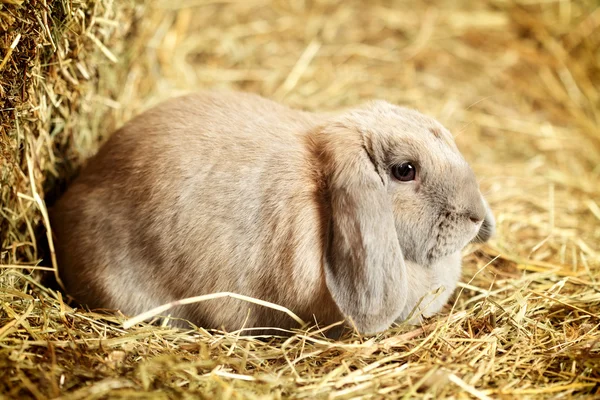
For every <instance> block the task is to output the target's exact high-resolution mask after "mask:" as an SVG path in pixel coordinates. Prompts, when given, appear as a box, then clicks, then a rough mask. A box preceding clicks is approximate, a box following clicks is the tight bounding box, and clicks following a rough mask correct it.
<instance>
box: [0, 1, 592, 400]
mask: <svg viewBox="0 0 600 400" xmlns="http://www.w3.org/2000/svg"><path fill="white" fill-rule="evenodd" d="M0 63H1V64H0V112H1V117H0V146H1V147H0V155H1V157H2V158H0V162H1V164H0V165H1V168H2V172H1V176H0V185H1V188H0V194H1V203H0V244H1V246H2V247H1V249H0V393H4V396H6V397H7V398H36V399H43V398H65V399H83V398H86V399H87V398H108V397H110V398H134V397H142V398H146V397H152V398H261V399H262V398H264V399H271V398H274V399H278V398H307V399H313V398H331V399H345V398H364V399H372V398H388V397H389V398H399V397H407V398H444V397H450V398H478V399H488V398H507V399H508V398H515V397H517V398H535V399H538V398H570V397H580V398H593V397H595V396H598V395H600V123H599V122H600V91H599V87H600V6H599V5H598V3H597V2H596V1H594V0H589V1H585V0H580V1H569V0H482V1H478V2H472V1H466V0H459V1H451V0H443V1H435V2H434V1H425V0H423V1H413V2H409V1H392V0H388V1H384V0H379V1H373V2H366V1H362V2H361V1H353V0H346V1H342V0H318V1H317V0H315V1H309V0H304V1H301V0H290V1H266V0H247V1H241V0H240V1H237V0H221V1H219V0H180V1H162V0H160V1H146V2H143V1H135V0H128V1H120V2H117V1H112V0H98V1H86V0H82V1H77V2H75V1H67V0H63V1H59V0H55V1H51V0H48V1H23V0H0ZM215 87H227V88H236V89H242V90H248V91H252V92H257V93H260V94H263V95H265V96H267V97H270V98H273V99H275V100H278V101H282V102H284V103H287V104H289V105H292V106H296V107H301V108H304V109H308V110H330V109H335V108H338V107H341V106H347V105H353V104H358V103H360V102H362V101H364V100H367V99H371V98H382V99H386V100H388V101H391V102H394V103H397V104H402V105H408V106H411V107H414V108H417V109H419V110H420V111H422V112H425V113H428V114H431V115H432V116H435V117H436V118H437V119H439V120H440V121H441V122H442V123H443V124H444V125H446V126H447V127H448V128H449V129H450V130H451V131H453V132H454V134H455V136H456V140H457V143H458V145H459V148H460V149H461V150H462V152H463V153H464V154H465V157H466V158H467V159H468V161H470V162H471V164H472V166H473V168H474V169H475V171H476V173H477V174H478V176H479V177H480V182H481V186H482V190H483V191H484V192H485V194H486V195H487V198H488V200H489V202H490V204H491V207H492V208H493V210H494V212H495V214H496V217H497V221H498V234H497V236H496V237H495V238H494V240H493V241H492V242H491V243H489V244H488V245H485V246H477V247H472V248H469V249H467V251H466V252H465V267H464V274H463V283H462V284H461V286H460V288H459V290H458V291H457V293H456V295H455V296H454V297H453V299H452V301H451V303H450V304H449V305H448V307H447V309H446V310H445V312H444V313H443V314H442V315H440V316H438V317H436V318H432V319H431V320H429V321H427V323H426V325H424V326H422V327H419V328H415V327H409V326H398V327H394V328H392V329H390V330H389V331H388V332H386V333H384V334H381V335H378V336H377V337H361V336H359V335H353V336H350V337H346V338H344V340H342V341H330V340H327V339H325V338H323V337H321V336H320V335H318V334H315V333H309V332H306V333H299V334H298V335H296V336H294V337H292V338H290V339H279V338H262V339H261V338H248V337H240V336H239V335H236V334H235V333H224V332H213V331H210V332H209V331H206V330H203V329H196V330H190V331H181V330H174V329H171V328H168V327H162V328H160V327H154V326H150V325H138V326H136V327H134V328H132V329H128V330H123V329H122V328H121V325H120V324H121V323H122V322H123V321H124V318H123V316H120V315H109V316H107V315H101V314H98V313H94V312H89V311H85V310H82V309H75V308H72V307H71V306H69V305H67V304H65V303H64V302H63V300H62V297H61V296H60V294H59V293H57V292H55V291H54V290H52V289H49V288H47V287H45V286H44V285H43V284H42V283H40V280H39V274H40V273H41V271H39V270H40V269H41V270H43V269H52V268H53V267H54V265H53V263H52V260H51V259H50V258H49V257H47V256H46V254H47V252H44V251H43V248H44V247H45V246H46V244H45V243H46V237H47V232H46V229H45V226H46V224H45V223H44V214H45V209H46V208H45V207H46V205H45V204H46V202H48V203H51V202H52V201H53V199H54V198H55V196H56V194H57V193H60V191H61V190H62V189H63V188H64V186H65V184H66V183H67V182H68V180H69V179H70V177H72V175H73V174H74V172H75V171H76V170H77V168H78V167H79V166H80V165H81V164H82V163H83V162H84V161H85V159H87V158H88V157H89V156H90V155H91V154H93V153H94V152H95V151H96V149H97V148H98V145H99V144H100V143H102V141H103V140H105V139H106V137H107V135H108V134H110V132H111V131H113V130H114V129H115V128H116V127H118V126H119V125H120V124H122V123H123V122H124V121H126V120H127V119H128V118H130V117H131V116H133V115H135V114H137V113H139V112H140V111H142V110H144V109H145V108H147V107H149V106H150V105H153V104H156V102H158V101H160V100H163V99H165V98H168V97H171V96H174V95H177V94H181V93H185V92H189V91H194V90H197V89H201V88H215ZM44 200H45V201H44Z"/></svg>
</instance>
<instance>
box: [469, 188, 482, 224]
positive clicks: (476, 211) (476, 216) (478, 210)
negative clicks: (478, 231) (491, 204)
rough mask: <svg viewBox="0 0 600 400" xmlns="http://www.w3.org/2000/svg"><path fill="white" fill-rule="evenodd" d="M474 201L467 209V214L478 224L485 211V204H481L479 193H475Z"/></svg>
mask: <svg viewBox="0 0 600 400" xmlns="http://www.w3.org/2000/svg"><path fill="white" fill-rule="evenodd" d="M474 203H475V204H473V206H472V207H471V209H470V210H468V211H467V216H468V217H469V219H470V220H471V221H473V223H474V224H479V223H481V222H482V221H483V220H484V218H485V212H486V211H485V205H484V204H483V200H481V196H480V195H479V193H478V194H477V199H476V200H475V201H474Z"/></svg>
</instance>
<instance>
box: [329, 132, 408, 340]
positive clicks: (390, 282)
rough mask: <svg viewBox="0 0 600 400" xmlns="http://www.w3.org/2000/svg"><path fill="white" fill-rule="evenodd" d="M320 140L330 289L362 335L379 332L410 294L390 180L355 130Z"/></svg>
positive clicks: (385, 326)
mask: <svg viewBox="0 0 600 400" xmlns="http://www.w3.org/2000/svg"><path fill="white" fill-rule="evenodd" d="M319 139H320V143H321V149H320V150H321V156H322V161H323V164H324V170H325V174H326V177H327V180H328V194H329V196H330V209H331V220H330V222H329V237H328V246H327V254H326V262H325V279H326V283H327V287H328V288H329V291H330V292H331V295H332V297H333V299H334V301H335V302H336V303H337V305H338V307H339V309H340V311H341V312H342V313H343V314H344V315H345V316H346V317H349V318H350V319H351V320H352V322H353V323H354V325H355V326H356V327H357V329H358V330H359V331H360V332H361V333H375V332H379V331H382V330H385V329H387V328H389V326H390V325H391V324H392V323H393V322H394V320H395V319H396V318H397V317H398V316H399V315H400V313H401V312H402V309H403V308H404V306H405V304H406V294H407V282H406V266H405V264H404V258H403V256H402V251H401V249H400V245H399V243H398V237H397V233H396V228H395V225H394V216H393V213H392V204H391V201H390V198H389V196H388V194H387V192H386V187H385V184H384V182H386V181H387V177H386V176H382V175H380V173H378V171H377V170H378V166H377V165H375V162H376V161H375V160H374V158H373V157H374V155H373V154H370V153H369V148H370V147H371V144H370V141H369V143H365V139H364V137H363V136H361V134H360V133H359V132H357V131H356V130H355V129H353V128H351V127H345V126H344V124H340V123H336V124H331V125H328V126H327V127H325V128H324V129H323V130H322V131H321V132H320V138H319ZM371 150H372V149H371Z"/></svg>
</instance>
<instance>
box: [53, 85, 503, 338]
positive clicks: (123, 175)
mask: <svg viewBox="0 0 600 400" xmlns="http://www.w3.org/2000/svg"><path fill="white" fill-rule="evenodd" d="M405 161H411V162H414V163H415V165H417V168H418V177H417V179H416V180H415V181H412V182H400V181H397V180H396V179H395V178H394V177H393V176H392V174H391V173H390V168H391V166H392V165H394V164H399V163H402V162H405ZM51 217H52V226H53V229H54V233H55V237H56V243H57V256H58V260H59V269H60V275H61V277H62V280H63V281H64V283H65V285H66V288H67V291H68V292H69V293H70V294H71V295H72V296H73V297H74V298H75V299H77V300H78V301H80V302H82V303H84V304H86V305H88V306H89V307H93V308H111V309H120V310H121V311H122V312H123V313H125V314H129V315H132V314H136V313H140V312H143V311H146V310H148V309H149V308H152V307H155V306H158V305H160V304H163V303H166V302H169V301H172V300H176V299H180V298H185V297H190V296H197V295H201V294H208V293H214V292H223V291H230V292H236V293H239V294H244V295H248V296H252V297H255V298H259V299H262V300H267V301H271V302H274V303H277V304H280V305H283V306H285V307H287V308H289V309H290V310H292V311H293V312H295V313H296V314H298V315H299V316H300V317H302V318H303V319H305V320H309V321H317V322H319V323H320V324H327V323H332V322H336V321H338V320H341V319H347V320H350V319H351V320H352V322H353V324H354V325H355V326H356V327H357V328H358V329H359V330H360V331H361V332H364V333H372V332H377V331H381V330H384V329H386V328H388V327H389V326H390V325H391V324H392V323H393V322H394V321H396V320H398V321H399V320H403V319H405V318H407V317H408V315H409V314H410V312H411V311H412V310H413V308H415V306H416V305H417V303H419V301H420V300H421V299H422V297H423V296H427V298H426V299H425V301H423V302H421V306H420V310H421V311H423V313H424V314H425V315H431V314H433V313H435V312H437V311H439V310H440V308H441V307H442V306H443V305H444V304H445V302H446V301H447V299H448V297H449V296H450V294H451V293H452V291H453V290H454V288H455V285H456V283H457V281H458V279H459V277H460V250H461V249H462V248H463V247H464V246H465V245H466V244H467V243H468V242H469V241H471V240H473V239H474V238H475V237H476V236H477V235H478V233H479V239H480V240H487V238H488V237H489V236H490V235H491V233H492V232H493V226H494V220H493V217H492V215H491V213H490V211H489V207H488V206H487V204H486V203H485V201H484V200H483V199H482V197H481V194H480V192H479V189H478V185H477V181H476V179H475V176H474V174H473V173H472V171H471V169H470V168H469V166H468V165H467V163H466V162H465V161H464V159H463V158H462V156H461V155H460V153H459V151H458V150H457V148H456V146H455V145H454V141H453V139H452V136H451V134H450V133H449V132H448V131H447V130H446V129H444V127H443V126H441V125H440V124H439V123H437V122H436V121H435V120H433V119H431V118H429V117H426V116H424V115H422V114H420V113H418V112H416V111H413V110H409V109H406V108H401V107H397V106H394V105H391V104H389V103H386V102H383V101H374V102H371V103H368V104H366V105H364V106H362V107H358V108H355V109H351V110H346V111H343V112H340V113H339V114H331V115H329V114H328V115H325V114H324V115H320V114H313V113H306V112H301V111H297V110H292V109H290V108H287V107H285V106H283V105H280V104H277V103H274V102H272V101H269V100H266V99H264V98H261V97H259V96H256V95H251V94H244V93H232V92H204V93H199V94H195V95H192V96H186V97H181V98H177V99H173V100H170V101H168V102H166V103H163V104H161V105H159V106H157V107H155V108H153V109H151V110H150V111H147V112H146V113H144V114H142V115H140V116H138V117H137V118H135V119H133V120H132V121H130V122H129V123H128V124H127V125H125V126H124V127H123V128H122V129H120V130H119V131H117V132H116V133H115V134H113V135H112V136H111V137H110V139H109V140H108V141H107V143H106V144H105V145H104V146H103V147H102V148H101V150H100V151H99V153H98V154H97V155H96V156H95V157H93V158H92V159H91V160H90V161H89V163H88V165H87V166H86V167H85V168H84V169H83V171H82V172H81V174H80V176H79V177H78V178H77V179H76V180H75V181H74V182H73V184H72V185H71V186H70V188H69V189H68V191H67V192H66V193H65V195H64V196H63V197H62V198H61V199H60V200H59V202H58V203H57V204H56V206H55V207H54V209H53V210H52V214H51ZM439 287H442V288H443V289H444V290H443V291H441V292H442V293H441V294H439V295H437V296H435V295H433V294H431V293H434V292H435V291H436V290H437V289H438V288H439ZM173 314H174V316H176V317H181V318H184V319H188V320H190V321H192V322H194V323H196V324H198V325H201V326H204V327H208V328H210V327H216V328H221V327H222V328H225V329H228V330H234V329H239V328H242V327H246V328H251V327H280V328H290V327H294V326H295V322H294V321H293V320H292V319H291V318H290V317H288V316H287V315H285V314H284V313H281V312H278V311H274V310H272V309H269V308H265V307H260V306H257V305H254V304H249V303H246V302H243V301H240V300H236V299H231V298H221V299H217V300H211V301H208V302H203V303H198V304H193V305H188V306H182V307H180V308H179V309H176V310H175V311H174V313H173Z"/></svg>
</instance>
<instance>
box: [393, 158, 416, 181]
mask: <svg viewBox="0 0 600 400" xmlns="http://www.w3.org/2000/svg"><path fill="white" fill-rule="evenodd" d="M392 174H393V175H394V178H396V179H398V180H399V181H402V182H408V181H414V180H415V177H416V175H417V168H416V167H415V166H414V165H413V164H412V163H409V162H406V163H402V164H400V165H394V166H392Z"/></svg>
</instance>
